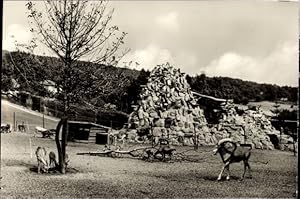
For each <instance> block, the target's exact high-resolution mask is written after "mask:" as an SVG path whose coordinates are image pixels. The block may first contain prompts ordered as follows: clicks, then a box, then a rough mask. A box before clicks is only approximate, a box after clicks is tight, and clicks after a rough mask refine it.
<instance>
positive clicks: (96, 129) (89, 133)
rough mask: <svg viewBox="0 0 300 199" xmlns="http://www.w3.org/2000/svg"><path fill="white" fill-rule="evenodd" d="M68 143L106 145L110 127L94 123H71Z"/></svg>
mask: <svg viewBox="0 0 300 199" xmlns="http://www.w3.org/2000/svg"><path fill="white" fill-rule="evenodd" d="M68 123H69V133H68V141H75V142H86V143H96V144H106V143H107V139H108V130H109V129H110V128H109V127H106V126H102V125H100V124H95V123H92V122H83V121H69V122H68Z"/></svg>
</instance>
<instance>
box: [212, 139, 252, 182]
mask: <svg viewBox="0 0 300 199" xmlns="http://www.w3.org/2000/svg"><path fill="white" fill-rule="evenodd" d="M251 149H252V147H251V145H245V146H238V145H237V143H235V142H234V141H233V140H232V139H230V138H224V139H222V140H220V141H219V142H218V144H217V148H216V149H215V150H214V154H215V155H216V154H217V153H219V154H220V156H221V159H222V161H223V163H224V166H223V168H222V170H221V172H220V174H219V176H218V181H219V180H221V178H222V174H223V172H224V170H225V169H227V172H228V174H227V177H226V180H229V179H230V171H229V165H230V164H231V163H235V162H241V161H243V163H244V172H243V174H242V176H241V180H243V179H244V177H245V174H246V169H247V168H248V171H249V176H250V178H252V175H251V168H250V165H249V158H250V156H251ZM226 156H227V157H226Z"/></svg>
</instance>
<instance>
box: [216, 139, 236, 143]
mask: <svg viewBox="0 0 300 199" xmlns="http://www.w3.org/2000/svg"><path fill="white" fill-rule="evenodd" d="M224 142H231V143H234V142H233V140H232V139H231V138H224V139H221V140H219V142H218V145H221V144H223V143H224ZM234 144H235V143H234Z"/></svg>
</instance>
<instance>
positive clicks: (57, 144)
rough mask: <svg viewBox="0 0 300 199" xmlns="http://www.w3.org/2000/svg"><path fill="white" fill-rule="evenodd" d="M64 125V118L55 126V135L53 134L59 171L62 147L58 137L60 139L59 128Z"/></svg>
mask: <svg viewBox="0 0 300 199" xmlns="http://www.w3.org/2000/svg"><path fill="white" fill-rule="evenodd" d="M63 123H64V118H62V119H61V120H60V121H59V122H58V124H57V126H56V134H55V142H56V147H57V153H58V163H59V165H58V166H59V168H58V169H59V170H60V171H61V163H62V160H63V158H62V147H61V143H60V140H59V137H60V129H61V126H62V124H63Z"/></svg>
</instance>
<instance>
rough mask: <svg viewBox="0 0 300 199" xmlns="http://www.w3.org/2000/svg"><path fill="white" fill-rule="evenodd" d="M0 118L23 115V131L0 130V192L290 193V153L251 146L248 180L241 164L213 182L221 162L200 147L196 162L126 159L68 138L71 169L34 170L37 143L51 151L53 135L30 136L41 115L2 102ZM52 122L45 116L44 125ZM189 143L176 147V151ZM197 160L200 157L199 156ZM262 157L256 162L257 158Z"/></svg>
mask: <svg viewBox="0 0 300 199" xmlns="http://www.w3.org/2000/svg"><path fill="white" fill-rule="evenodd" d="M1 108H2V109H1V120H2V121H1V122H4V123H7V122H12V118H13V112H16V113H17V115H18V116H17V118H19V120H26V121H28V123H29V124H30V130H29V131H28V132H26V133H11V134H1V176H2V180H1V185H0V186H1V187H2V188H3V189H1V190H0V197H4V198H6V197H12V196H14V197H35V198H36V197H42V198H53V197H54V198H83V197H85V198H86V197H88V198H90V197H97V198H116V197H117V198H119V197H121V198H124V197H125V198H207V197H214V198H215V197H230V198H232V197H256V198H262V197H268V198H275V197H280V198H291V197H296V194H295V192H296V178H295V176H296V174H297V173H296V168H297V163H296V157H294V156H293V153H290V152H282V151H277V150H275V151H260V150H254V151H253V154H252V157H251V159H250V165H251V166H252V174H253V178H252V179H245V180H244V181H242V182H240V181H239V180H238V178H239V176H240V174H241V173H242V166H241V164H234V165H232V166H231V168H230V169H231V173H232V179H231V180H230V181H221V182H217V181H216V179H217V176H218V173H219V172H220V170H221V167H222V164H221V161H220V158H219V157H218V156H213V155H212V154H211V151H212V148H211V147H205V148H204V147H203V148H200V149H199V150H198V151H194V152H192V151H191V152H190V154H192V153H193V154H194V159H198V160H200V161H199V162H197V163H195V162H174V163H166V162H152V163H151V162H145V161H142V160H138V159H132V158H109V157H97V156H88V155H81V156H80V155H76V153H78V152H95V151H100V150H101V149H102V148H103V146H101V145H96V144H83V143H72V142H71V143H69V145H68V148H67V152H68V154H69V157H70V167H71V170H70V171H71V172H69V173H67V174H66V175H60V174H52V175H50V174H43V175H38V174H37V173H36V172H35V169H36V164H37V163H36V158H35V156H34V151H35V149H36V148H37V146H44V147H46V149H47V150H48V151H50V150H52V151H54V152H56V148H55V142H54V140H53V139H48V138H41V137H40V136H39V137H32V135H33V130H34V126H35V125H38V126H41V124H42V123H41V121H42V120H41V116H39V115H36V114H29V113H25V112H24V111H22V110H21V109H20V108H14V107H11V106H8V105H4V104H3V103H2V107H1ZM56 123H57V121H53V120H51V119H46V128H54V127H55V125H56ZM188 149H191V148H187V147H181V148H177V151H182V150H188ZM201 160H202V161H201ZM259 160H260V161H262V162H266V161H268V164H262V163H259V162H258V161H259Z"/></svg>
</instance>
